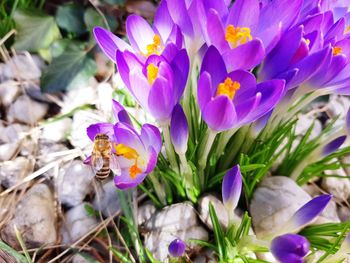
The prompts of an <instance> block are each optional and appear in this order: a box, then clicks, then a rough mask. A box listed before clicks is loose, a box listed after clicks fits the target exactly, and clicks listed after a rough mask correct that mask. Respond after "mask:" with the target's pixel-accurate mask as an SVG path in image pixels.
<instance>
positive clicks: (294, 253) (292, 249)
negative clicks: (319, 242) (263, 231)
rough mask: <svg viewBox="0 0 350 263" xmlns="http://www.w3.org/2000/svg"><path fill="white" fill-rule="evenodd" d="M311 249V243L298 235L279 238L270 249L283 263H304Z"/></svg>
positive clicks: (274, 240)
mask: <svg viewBox="0 0 350 263" xmlns="http://www.w3.org/2000/svg"><path fill="white" fill-rule="evenodd" d="M309 249H310V244H309V241H308V240H307V239H306V238H305V237H303V236H300V235H296V234H286V235H282V236H278V237H276V238H274V239H273V240H272V242H271V247H270V251H271V252H272V254H273V255H274V257H275V258H276V259H277V260H278V261H279V262H281V263H292V262H293V263H303V262H304V260H303V258H304V257H305V256H306V254H307V253H308V252H309Z"/></svg>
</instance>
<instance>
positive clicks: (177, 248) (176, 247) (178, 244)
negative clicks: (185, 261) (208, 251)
mask: <svg viewBox="0 0 350 263" xmlns="http://www.w3.org/2000/svg"><path fill="white" fill-rule="evenodd" d="M168 251H169V254H170V255H171V256H172V257H182V256H183V255H184V254H185V252H186V243H185V242H184V241H182V240H181V239H179V238H176V239H174V240H173V241H172V242H171V243H170V244H169V247H168Z"/></svg>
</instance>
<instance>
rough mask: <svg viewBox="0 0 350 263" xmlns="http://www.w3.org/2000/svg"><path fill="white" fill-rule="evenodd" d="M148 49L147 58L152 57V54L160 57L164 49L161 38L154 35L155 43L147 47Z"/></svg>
mask: <svg viewBox="0 0 350 263" xmlns="http://www.w3.org/2000/svg"><path fill="white" fill-rule="evenodd" d="M146 49H147V53H146V56H147V57H148V56H150V55H152V54H156V55H159V54H160V53H161V51H162V49H163V47H162V43H161V39H160V36H159V35H154V37H153V43H152V44H149V45H147V47H146Z"/></svg>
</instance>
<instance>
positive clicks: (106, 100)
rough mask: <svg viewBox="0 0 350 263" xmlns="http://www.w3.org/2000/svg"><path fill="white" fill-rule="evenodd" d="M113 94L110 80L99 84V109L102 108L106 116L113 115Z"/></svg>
mask: <svg viewBox="0 0 350 263" xmlns="http://www.w3.org/2000/svg"><path fill="white" fill-rule="evenodd" d="M112 94H113V88H112V86H111V84H109V83H108V82H102V83H99V84H98V85H97V95H98V102H97V105H96V106H97V109H99V110H101V111H102V113H103V114H104V116H112V98H113V97H112Z"/></svg>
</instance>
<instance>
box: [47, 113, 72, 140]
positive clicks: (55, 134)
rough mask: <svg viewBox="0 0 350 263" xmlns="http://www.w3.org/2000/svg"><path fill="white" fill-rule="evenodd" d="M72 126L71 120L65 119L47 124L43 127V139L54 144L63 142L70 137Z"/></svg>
mask: <svg viewBox="0 0 350 263" xmlns="http://www.w3.org/2000/svg"><path fill="white" fill-rule="evenodd" d="M71 125H72V119H71V118H64V119H60V120H57V121H54V122H51V123H48V124H45V125H44V127H43V131H42V135H41V137H42V138H43V139H45V140H50V141H54V142H60V141H63V140H65V138H66V137H67V136H68V134H69V132H70V129H71Z"/></svg>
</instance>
